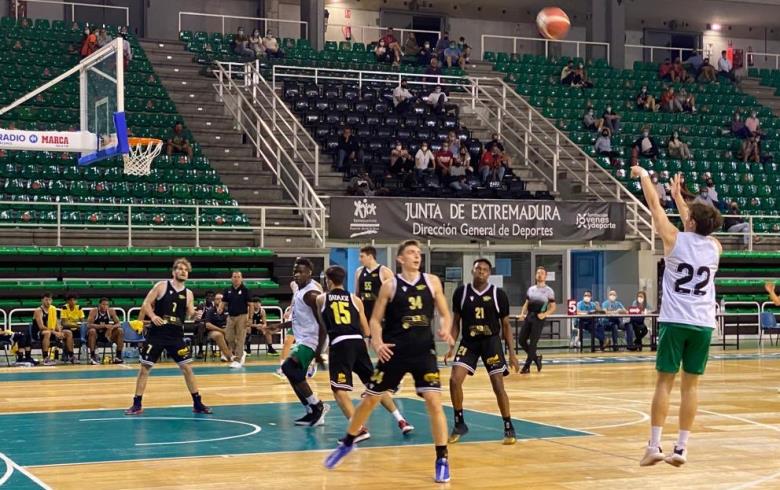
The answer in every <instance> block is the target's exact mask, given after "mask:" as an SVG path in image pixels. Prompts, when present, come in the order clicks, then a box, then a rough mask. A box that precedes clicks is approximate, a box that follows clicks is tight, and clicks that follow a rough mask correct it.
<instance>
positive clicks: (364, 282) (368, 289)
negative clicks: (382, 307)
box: [355, 265, 382, 318]
mask: <svg viewBox="0 0 780 490" xmlns="http://www.w3.org/2000/svg"><path fill="white" fill-rule="evenodd" d="M381 270H382V266H381V265H380V266H377V268H376V269H374V270H373V271H370V270H368V269H367V268H366V267H363V268H362V270H361V271H360V276H359V279H358V291H355V293H356V294H357V297H358V298H360V300H361V301H362V302H363V307H364V308H365V310H366V318H371V313H372V312H373V311H374V304H375V303H376V297H377V296H378V295H379V289H381V288H382V276H381V274H379V272H380V271H381Z"/></svg>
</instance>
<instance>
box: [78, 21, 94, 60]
mask: <svg viewBox="0 0 780 490" xmlns="http://www.w3.org/2000/svg"><path fill="white" fill-rule="evenodd" d="M97 31H98V30H97V27H96V28H95V29H94V30H92V31H90V29H89V27H85V28H84V40H83V41H82V43H81V57H82V58H86V57H87V56H89V55H91V54H92V53H94V52H95V51H97Z"/></svg>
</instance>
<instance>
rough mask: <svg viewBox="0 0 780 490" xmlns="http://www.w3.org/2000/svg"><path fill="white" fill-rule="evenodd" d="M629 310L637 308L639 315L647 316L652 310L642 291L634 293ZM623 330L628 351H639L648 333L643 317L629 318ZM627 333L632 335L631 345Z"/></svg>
mask: <svg viewBox="0 0 780 490" xmlns="http://www.w3.org/2000/svg"><path fill="white" fill-rule="evenodd" d="M631 308H638V309H639V313H641V314H648V313H651V312H652V310H653V308H652V307H651V306H650V305H649V304H647V294H646V293H645V292H644V291H639V292H637V293H636V299H635V300H634V302H633V303H631ZM623 328H624V329H625V331H626V345H628V350H632V351H633V350H638V351H641V350H642V339H643V338H644V337H645V335H647V332H648V330H647V325H645V317H643V316H632V317H630V318H629V320H628V322H627V323H626V324H625V325H623ZM628 332H631V333H633V334H634V335H633V336H634V342H633V345H632V344H631V343H629V341H628Z"/></svg>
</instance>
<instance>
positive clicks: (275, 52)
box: [263, 31, 284, 58]
mask: <svg viewBox="0 0 780 490" xmlns="http://www.w3.org/2000/svg"><path fill="white" fill-rule="evenodd" d="M263 48H265V55H266V56H267V57H269V58H283V57H284V52H282V50H281V49H279V42H278V41H277V40H276V37H274V34H273V32H271V31H268V32H266V33H265V37H264V38H263Z"/></svg>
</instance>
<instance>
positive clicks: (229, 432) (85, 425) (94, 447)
mask: <svg viewBox="0 0 780 490" xmlns="http://www.w3.org/2000/svg"><path fill="white" fill-rule="evenodd" d="M396 401H397V402H398V404H399V406H400V407H401V410H402V412H403V413H404V415H405V416H406V417H407V419H408V420H409V422H411V423H412V424H413V425H415V426H416V427H417V430H415V431H414V432H413V433H412V434H411V435H410V436H407V437H404V436H403V435H401V433H400V431H399V430H398V427H397V425H396V424H395V421H394V420H393V418H392V416H390V414H388V413H386V412H385V411H384V410H382V409H381V407H380V408H379V409H378V410H376V411H375V412H374V414H373V415H372V416H371V419H370V422H369V424H368V427H369V430H370V431H371V435H372V438H371V439H369V440H367V441H364V442H362V443H361V444H360V445H361V447H387V446H405V445H416V444H431V434H430V430H429V424H428V420H427V415H426V412H425V405H424V403H423V402H422V401H421V400H416V399H411V398H398V399H396ZM302 414H303V409H302V408H301V406H300V405H298V404H293V403H267V404H255V405H226V406H225V405H223V406H216V407H214V414H213V415H194V414H192V412H191V411H190V408H189V407H170V408H150V409H147V410H146V411H145V412H144V414H143V415H141V416H139V417H126V416H124V415H123V414H122V412H121V411H120V410H83V411H72V412H46V413H29V414H8V415H0V425H1V426H2V427H3V428H4V430H3V432H4V437H3V439H2V441H0V453H3V454H5V455H6V456H7V457H8V458H10V459H11V460H12V461H13V462H15V463H16V464H18V465H20V466H36V465H53V464H79V463H102V462H111V461H127V460H139V459H163V458H179V457H194V456H219V455H223V454H231V455H235V454H250V453H274V452H281V451H316V450H323V449H331V448H333V447H335V445H336V443H337V439H338V438H340V437H342V436H343V433H344V430H345V428H346V420H345V419H344V417H343V416H342V414H341V412H340V410H339V409H338V407H337V406H336V405H335V404H334V403H331V412H330V414H329V415H328V416H327V418H326V425H325V426H321V427H315V428H308V427H297V426H295V425H294V424H293V420H294V419H296V418H298V417H300V416H301V415H302ZM465 416H466V420H467V422H468V424H469V427H470V428H471V429H472V430H471V432H470V433H469V435H468V436H467V438H465V439H464V442H484V441H496V443H497V444H498V443H499V441H500V440H501V438H502V435H503V432H502V422H501V417H499V416H497V415H492V414H486V413H481V412H473V411H470V410H466V414H465ZM514 424H515V428H516V429H517V437H518V439H533V438H554V437H571V436H585V435H589V433H587V432H580V431H576V430H570V429H565V428H560V427H554V426H549V425H544V424H538V423H535V422H529V421H525V420H517V419H516V420H515V422H514ZM46 440H51V442H52V444H51V446H50V447H56V450H45V449H44V448H45V447H46V446H45V445H44V446H42V441H46ZM17 476H18V475H17ZM11 488H17V487H15V486H12V487H11Z"/></svg>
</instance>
